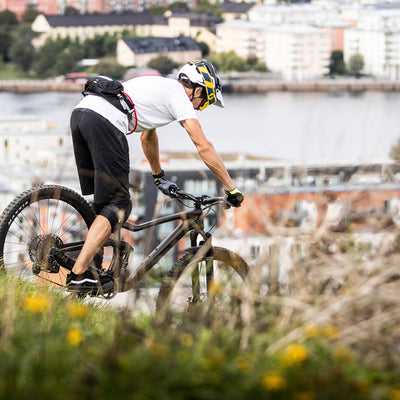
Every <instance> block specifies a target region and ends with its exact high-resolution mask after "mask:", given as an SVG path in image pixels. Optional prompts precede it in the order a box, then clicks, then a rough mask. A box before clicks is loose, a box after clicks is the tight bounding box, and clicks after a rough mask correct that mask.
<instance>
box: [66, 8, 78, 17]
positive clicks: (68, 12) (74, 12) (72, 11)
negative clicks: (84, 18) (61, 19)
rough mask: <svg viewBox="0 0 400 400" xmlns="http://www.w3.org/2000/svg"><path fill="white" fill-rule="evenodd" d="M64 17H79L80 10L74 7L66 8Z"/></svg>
mask: <svg viewBox="0 0 400 400" xmlns="http://www.w3.org/2000/svg"><path fill="white" fill-rule="evenodd" d="M64 15H79V10H77V9H76V8H75V7H72V6H66V7H65V9H64Z"/></svg>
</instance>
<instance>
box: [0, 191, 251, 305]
mask: <svg viewBox="0 0 400 400" xmlns="http://www.w3.org/2000/svg"><path fill="white" fill-rule="evenodd" d="M170 197H172V198H174V199H176V200H178V201H179V202H181V203H182V204H184V205H185V206H186V205H190V209H189V210H182V211H180V212H174V213H172V214H170V215H165V216H161V217H157V218H154V219H152V220H150V221H147V222H143V223H139V224H134V223H131V222H129V221H127V222H125V223H124V224H123V225H122V227H121V229H119V230H117V232H115V233H114V234H113V235H111V237H110V238H109V239H108V240H107V242H106V243H105V245H104V247H103V249H102V250H101V251H100V252H99V254H97V255H96V256H95V258H94V261H93V263H92V264H91V266H90V267H91V268H92V269H96V270H97V271H102V272H101V273H108V274H112V276H113V277H114V285H113V287H112V289H110V290H108V291H107V292H102V291H99V292H97V293H96V294H95V295H96V296H101V297H103V298H106V299H109V298H112V297H113V296H115V295H116V294H117V293H118V292H123V291H127V290H129V289H136V288H139V287H140V285H141V282H142V280H143V278H144V277H145V276H146V274H147V273H148V272H149V271H150V270H151V269H152V268H153V267H154V266H155V265H156V264H157V263H158V262H159V261H160V260H161V259H162V258H163V257H164V256H165V255H166V254H167V252H168V251H169V250H170V249H172V248H173V247H174V246H176V245H177V244H178V242H180V241H181V239H182V238H184V237H185V236H186V235H188V236H189V242H190V246H189V247H187V248H185V249H183V250H182V251H181V253H182V254H181V257H180V258H179V259H178V260H177V261H176V262H175V263H173V265H172V266H171V268H170V269H169V270H168V271H166V272H165V273H164V275H163V276H162V278H161V280H160V282H159V283H158V287H159V291H158V296H157V301H156V308H157V309H158V310H160V309H161V308H162V307H166V304H167V305H168V307H170V308H171V309H177V310H178V309H188V308H190V307H191V306H193V305H195V304H199V303H204V302H206V301H208V300H210V299H212V300H213V302H216V301H224V298H225V296H228V295H229V296H232V295H234V293H235V291H237V290H240V287H241V285H242V284H243V280H245V279H246V277H247V275H248V272H249V266H248V265H247V263H246V262H245V261H244V259H243V258H242V257H241V256H239V255H238V254H236V253H234V252H232V251H230V250H228V249H225V248H222V247H217V246H213V244H212V234H211V233H210V232H207V231H205V229H204V221H205V218H206V217H207V215H208V214H209V212H210V211H211V210H213V209H215V207H217V206H223V207H227V204H226V199H225V198H223V197H209V196H205V195H203V196H193V195H192V194H190V193H187V192H184V191H182V190H180V189H177V188H176V190H174V191H171V193H170ZM186 203H188V204H186ZM95 217H96V215H95V213H94V211H93V209H92V207H91V206H90V204H89V203H88V201H87V200H86V199H84V198H83V197H82V196H81V195H80V194H78V193H76V192H75V191H73V190H72V189H70V188H67V187H63V186H58V185H44V186H40V187H35V188H31V189H28V190H26V191H25V192H23V193H21V194H20V195H18V196H17V197H16V198H15V199H14V200H13V201H12V202H11V203H10V204H9V205H8V206H7V207H6V208H5V210H4V211H3V213H2V215H1V216H0V271H3V272H11V273H13V274H17V275H19V276H21V277H26V278H29V279H35V280H39V281H41V282H43V284H50V285H53V286H57V287H61V288H65V287H66V286H65V283H66V276H67V274H68V273H69V272H70V271H71V269H72V267H73V266H74V263H75V260H76V258H77V256H78V255H79V252H80V250H81V249H82V246H83V244H84V241H85V237H86V234H87V231H88V229H89V227H90V225H91V224H92V222H93V220H94V218H95ZM171 221H176V222H177V223H176V226H175V227H174V228H173V229H172V230H171V232H170V233H169V234H168V235H167V236H166V237H165V238H164V239H163V240H162V241H161V242H160V243H159V244H158V245H157V246H156V247H155V248H154V249H153V250H151V251H150V252H149V254H148V255H147V256H145V257H144V258H143V260H142V261H141V263H140V265H139V266H138V267H137V268H136V269H135V270H134V272H131V270H130V268H129V258H130V255H131V253H132V251H133V247H132V246H131V245H130V244H129V243H128V241H125V240H122V239H121V232H123V231H125V230H127V231H131V232H139V231H145V230H148V229H150V228H153V227H155V226H158V225H162V224H165V223H168V222H171ZM150 231H151V230H150ZM228 292H229V293H228ZM92 295H94V294H93V293H92Z"/></svg>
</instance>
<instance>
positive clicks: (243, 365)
mask: <svg viewBox="0 0 400 400" xmlns="http://www.w3.org/2000/svg"><path fill="white" fill-rule="evenodd" d="M235 365H236V368H237V370H238V371H239V372H240V373H242V374H248V373H250V372H251V371H252V369H253V366H252V365H251V364H250V363H249V362H248V361H247V360H246V359H245V358H244V357H237V358H236V359H235Z"/></svg>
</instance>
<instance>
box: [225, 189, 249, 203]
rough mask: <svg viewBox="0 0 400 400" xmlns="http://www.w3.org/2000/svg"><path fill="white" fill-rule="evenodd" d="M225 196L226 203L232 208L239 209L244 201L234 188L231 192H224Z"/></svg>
mask: <svg viewBox="0 0 400 400" xmlns="http://www.w3.org/2000/svg"><path fill="white" fill-rule="evenodd" d="M225 193H226V195H227V198H226V200H227V203H228V205H230V206H232V207H240V205H241V204H242V201H243V200H244V196H243V193H241V192H240V190H239V189H238V188H236V187H235V188H234V189H232V190H225Z"/></svg>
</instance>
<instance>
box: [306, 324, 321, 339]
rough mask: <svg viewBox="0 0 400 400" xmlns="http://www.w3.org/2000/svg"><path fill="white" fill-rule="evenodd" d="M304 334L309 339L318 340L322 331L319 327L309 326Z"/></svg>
mask: <svg viewBox="0 0 400 400" xmlns="http://www.w3.org/2000/svg"><path fill="white" fill-rule="evenodd" d="M304 332H305V334H306V336H307V337H308V338H316V337H318V336H319V335H320V330H319V328H318V326H317V325H307V326H306V327H305V328H304Z"/></svg>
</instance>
